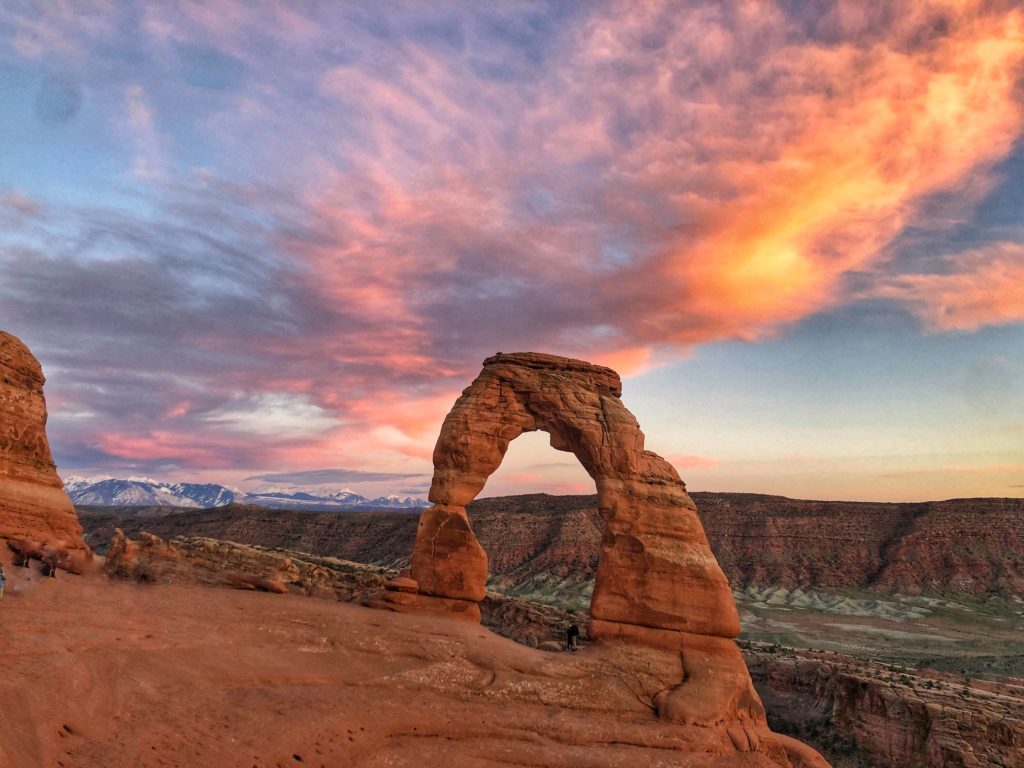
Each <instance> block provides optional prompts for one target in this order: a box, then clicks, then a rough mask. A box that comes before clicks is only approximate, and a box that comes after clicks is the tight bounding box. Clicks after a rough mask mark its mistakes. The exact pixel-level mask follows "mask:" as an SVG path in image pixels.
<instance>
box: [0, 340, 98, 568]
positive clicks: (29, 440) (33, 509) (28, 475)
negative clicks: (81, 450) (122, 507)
mask: <svg viewBox="0 0 1024 768" xmlns="http://www.w3.org/2000/svg"><path fill="white" fill-rule="evenodd" d="M44 381H45V379H44V377H43V372H42V369H41V368H40V366H39V362H38V361H37V360H36V359H35V358H34V357H33V356H32V353H31V352H29V351H28V348H27V347H26V346H25V345H24V344H23V343H22V342H21V341H20V340H19V339H17V338H15V337H14V336H12V335H11V334H9V333H5V332H3V331H0V538H6V539H12V540H13V539H18V540H25V541H26V542H29V543H31V545H32V546H31V547H30V548H35V549H39V548H45V549H52V550H56V551H59V552H61V555H62V557H63V558H65V559H66V558H67V557H69V556H72V558H73V559H81V556H82V555H84V554H86V553H87V551H88V550H87V547H86V545H85V542H84V541H83V540H82V527H81V526H80V525H79V523H78V518H77V517H75V509H74V507H73V506H72V504H71V500H70V499H69V498H68V496H67V494H66V493H64V489H63V487H62V485H61V481H60V478H59V477H57V468H56V466H55V465H54V463H53V457H52V456H51V455H50V446H49V443H47V441H46V401H45V400H44V399H43V383H44Z"/></svg>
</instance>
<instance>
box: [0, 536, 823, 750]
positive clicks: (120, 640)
mask: <svg viewBox="0 0 1024 768" xmlns="http://www.w3.org/2000/svg"><path fill="white" fill-rule="evenodd" d="M0 561H2V562H3V564H4V565H5V569H6V570H8V573H10V574H12V578H11V580H10V581H9V582H8V588H9V591H8V594H7V595H6V596H5V598H4V599H3V600H2V601H0V647H2V648H3V649H4V650H3V653H2V654H0V700H2V701H4V702H6V704H5V707H4V716H3V727H2V728H0V766H2V767H3V768H15V767H17V768H20V767H21V766H36V765H38V766H64V767H65V768H71V767H73V768H99V767H100V766H102V767H103V768H127V767H129V766H130V767H131V768H150V767H154V768H155V767H156V766H168V767H170V766H195V767H196V768H206V767H210V768H213V767H216V768H236V767H238V768H242V767H244V768H249V766H257V767H258V768H271V767H274V766H291V765H311V766H318V767H320V768H325V767H330V768H336V767H337V766H412V767H414V768H422V767H423V766H434V765H438V766H440V765H450V766H460V767H461V766H467V767H469V768H474V767H476V766H496V765H506V766H511V765H519V766H522V765H533V766H548V765H579V766H588V768H604V767H608V768H612V767H613V766H614V767H616V768H632V766H638V765H644V766H648V765H649V766H665V767H667V766H680V767H684V766H685V767H687V768H776V766H780V765H781V766H785V765H792V766H794V768H800V766H801V764H800V763H797V762H793V761H791V760H789V759H788V758H787V756H786V754H787V753H786V749H785V745H786V744H787V743H788V742H787V741H786V739H785V738H784V737H781V736H773V735H770V734H769V735H768V737H767V738H765V739H764V740H763V741H761V742H760V743H759V744H758V751H756V752H753V751H748V752H738V751H737V750H736V746H735V744H734V742H733V740H732V738H731V737H730V735H729V734H728V733H727V732H723V731H721V730H719V729H714V728H699V727H684V726H679V725H675V724H672V723H667V722H665V721H663V720H660V719H659V718H658V717H657V716H656V715H655V714H654V713H653V712H652V711H651V709H650V706H649V701H650V697H651V695H652V694H653V692H654V691H655V690H657V688H658V687H659V686H660V685H661V683H660V682H659V681H660V680H662V679H665V678H667V677H669V676H671V675H673V674H678V673H679V670H678V668H676V669H671V668H668V669H666V668H663V667H662V666H661V664H662V663H663V662H664V658H663V657H660V656H657V655H650V654H648V653H647V652H646V651H645V650H644V649H632V650H631V649H629V648H624V647H603V648H600V647H597V646H590V647H588V648H584V649H583V650H581V651H580V652H578V653H575V654H568V653H546V652H543V651H540V650H535V649H531V648H527V647H525V646H523V645H519V644H516V643H513V642H512V641H510V640H507V639H505V638H501V637H498V636H496V635H494V634H492V633H491V632H490V631H488V630H487V629H485V628H483V627H481V626H478V625H476V626H475V625H472V624H469V623H465V622H457V621H452V620H450V619H445V618H439V617H433V616H422V615H407V614H397V613H388V612H383V611H377V610H370V609H367V608H363V607H360V606H357V605H354V604H351V603H344V602H337V601H334V600H310V599H308V598H305V597H301V596H299V595H292V594H269V593H263V592H259V591H253V590H233V589H223V588H221V589H217V588H210V587H202V586H193V585H183V584H178V583H172V584H164V585H160V586H153V585H150V584H139V583H132V582H129V581H126V580H116V581H107V579H106V578H105V577H103V576H85V577H70V576H68V577H64V578H58V579H55V580H54V579H45V578H41V577H39V575H38V574H37V573H35V572H34V571H28V572H26V573H24V574H23V573H22V571H21V569H12V568H11V567H10V561H9V558H8V557H7V555H6V554H4V555H2V556H0ZM677 666H678V662H677ZM645 702H646V703H645ZM804 765H806V763H804Z"/></svg>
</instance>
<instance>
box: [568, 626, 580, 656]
mask: <svg viewBox="0 0 1024 768" xmlns="http://www.w3.org/2000/svg"><path fill="white" fill-rule="evenodd" d="M579 636H580V628H579V627H577V626H576V622H575V621H574V622H573V623H572V624H570V625H569V628H568V629H567V630H565V650H567V651H575V650H577V648H578V646H577V643H576V641H577V639H578V638H579Z"/></svg>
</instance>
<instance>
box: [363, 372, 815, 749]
mask: <svg viewBox="0 0 1024 768" xmlns="http://www.w3.org/2000/svg"><path fill="white" fill-rule="evenodd" d="M621 394H622V382H621V381H620V379H619V376H618V374H616V373H615V371H612V370H611V369H609V368H603V367H601V366H597V365H592V364H590V363H586V362H583V361H581V360H571V359H568V358H564V357H556V356H554V355H542V354H535V353H520V354H508V355H505V354H497V355H495V356H493V357H489V358H487V360H485V361H484V367H483V370H482V371H481V372H480V375H479V376H477V377H476V379H475V380H474V381H473V383H472V384H470V385H469V387H468V388H467V389H466V390H464V391H463V393H462V395H461V396H460V397H459V399H458V400H457V401H456V402H455V405H454V406H453V407H452V410H451V412H450V413H449V414H448V416H447V417H446V418H445V420H444V424H443V425H442V426H441V434H440V436H439V437H438V439H437V445H436V447H435V448H434V479H433V483H432V485H431V488H430V501H432V502H433V503H434V506H433V507H431V508H429V509H426V510H424V512H423V513H422V515H421V516H420V523H419V528H418V529H417V533H416V542H415V544H414V545H413V555H412V567H411V569H410V576H409V577H400V578H398V579H393V580H392V581H391V582H389V584H388V590H389V591H388V592H387V593H386V594H385V595H384V596H382V597H381V598H380V599H377V600H375V601H374V602H373V604H374V605H378V606H380V607H387V608H391V609H396V610H414V611H418V610H428V611H441V612H452V613H454V614H457V615H461V617H463V618H468V619H472V620H476V621H479V619H480V611H479V608H478V606H477V601H479V600H481V599H482V598H483V597H484V592H485V584H486V580H487V555H486V553H485V552H484V551H483V548H482V547H481V546H480V543H479V542H478V541H477V539H476V536H474V535H473V529H472V526H471V525H470V520H469V518H468V516H467V514H466V505H467V504H469V502H470V501H472V500H473V498H474V497H475V496H476V495H477V494H478V493H479V492H480V490H481V489H482V488H483V487H484V483H486V482H487V478H488V477H489V476H490V475H491V473H492V472H494V471H495V470H496V469H497V468H498V465H499V464H500V463H501V460H502V458H503V457H504V455H505V451H506V450H507V449H508V446H509V443H510V442H511V441H512V440H514V439H515V438H516V437H518V436H519V435H521V434H522V433H523V432H529V431H533V430H543V431H545V432H547V433H548V434H549V435H550V436H551V445H552V446H553V447H554V448H557V449H559V450H563V451H569V452H571V453H573V454H574V455H575V456H576V457H577V458H578V459H579V461H580V463H582V464H583V467H584V468H585V469H586V470H587V472H588V473H589V474H590V476H591V477H592V478H593V479H594V483H595V485H596V486H597V493H598V508H599V511H600V513H601V516H602V518H603V519H604V521H605V526H606V529H605V533H604V536H603V539H602V542H601V551H600V555H599V561H598V570H597V576H596V584H595V587H594V595H593V598H592V600H591V605H590V615H591V623H590V636H591V637H592V638H596V639H597V640H598V641H600V646H601V647H600V648H599V649H596V650H598V651H599V652H600V654H601V656H600V658H602V659H604V660H607V661H609V663H611V664H622V665H625V666H632V667H633V668H634V669H641V670H644V669H646V670H651V669H657V670H658V671H659V674H658V676H657V677H658V679H659V680H660V681H662V683H664V684H665V685H664V687H663V688H661V689H660V690H655V691H652V692H651V693H652V699H653V701H652V704H653V707H654V709H655V711H656V712H657V714H658V715H659V716H660V717H661V718H663V719H665V720H670V721H672V722H675V723H680V724H685V725H697V726H701V729H700V730H701V731H702V732H704V733H713V734H716V737H717V738H720V739H721V743H724V744H726V745H728V747H727V748H728V749H736V750H738V751H740V752H763V753H765V754H766V755H768V756H769V757H770V758H771V759H772V761H773V762H774V763H775V764H777V765H779V766H780V767H783V768H827V767H828V763H827V762H825V760H824V759H822V757H821V756H820V755H819V754H818V753H817V752H815V751H814V750H813V749H811V748H810V747H807V746H806V745H804V744H801V743H800V742H798V741H795V740H794V739H790V738H788V737H784V736H779V735H778V734H774V733H772V732H771V731H770V730H769V729H768V726H767V724H766V721H765V713H764V707H763V706H762V704H761V700H760V698H759V697H758V695H757V692H756V691H755V690H754V687H753V684H752V683H751V681H750V675H749V674H748V672H747V668H746V665H745V664H744V662H743V658H742V656H741V655H740V652H739V648H738V647H737V645H736V643H735V642H734V640H733V638H735V637H736V636H737V635H738V634H739V629H740V627H739V616H738V614H737V611H736V604H735V602H734V601H733V598H732V591H731V590H730V588H729V584H728V581H727V580H726V578H725V575H724V574H723V573H722V570H721V568H719V566H718V562H717V561H716V560H715V557H714V555H713V554H712V553H711V548H710V547H709V545H708V540H707V537H706V536H705V535H704V529H703V527H702V526H701V524H700V520H699V519H698V518H697V513H696V507H695V505H694V503H693V501H692V500H691V499H690V497H689V496H688V495H687V493H686V486H685V485H683V482H682V480H680V478H679V475H678V473H677V472H676V471H675V469H674V468H673V467H672V466H671V465H670V464H669V463H668V462H667V461H665V460H664V459H663V458H661V457H660V456H658V455H657V454H654V453H652V452H650V451H647V450H645V449H644V435H643V433H642V432H641V431H640V427H639V425H638V424H637V422H636V419H635V418H634V417H633V414H631V413H630V412H629V410H627V408H626V407H625V405H623V403H622V401H621V400H620V399H619V398H620V396H621Z"/></svg>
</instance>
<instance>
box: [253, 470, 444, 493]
mask: <svg viewBox="0 0 1024 768" xmlns="http://www.w3.org/2000/svg"><path fill="white" fill-rule="evenodd" d="M422 477H424V475H422V474H407V473H402V472H366V471H363V470H361V469H309V470H304V471H301V472H268V473H266V474H262V475H253V476H252V477H247V478H246V480H262V481H263V482H266V483H310V484H330V483H370V482H380V481H384V480H412V479H419V478H422ZM424 487H429V486H417V488H416V489H415V490H411V491H402V493H419V492H420V491H422V490H423V489H424Z"/></svg>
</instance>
